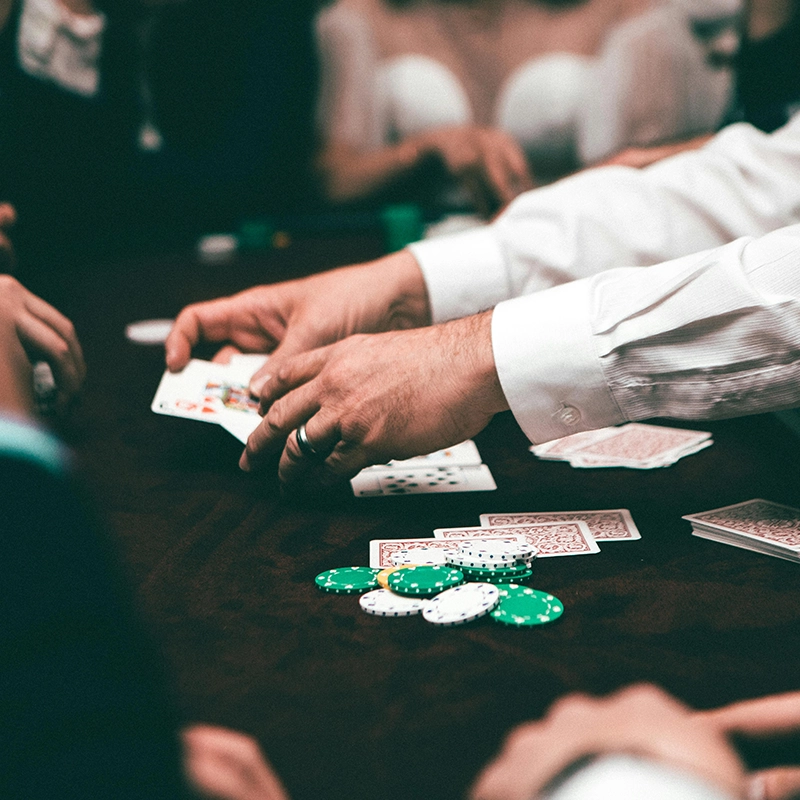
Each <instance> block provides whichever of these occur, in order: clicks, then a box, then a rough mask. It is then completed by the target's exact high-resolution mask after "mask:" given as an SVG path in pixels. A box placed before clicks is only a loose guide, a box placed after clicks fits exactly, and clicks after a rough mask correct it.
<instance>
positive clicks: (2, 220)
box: [0, 203, 17, 229]
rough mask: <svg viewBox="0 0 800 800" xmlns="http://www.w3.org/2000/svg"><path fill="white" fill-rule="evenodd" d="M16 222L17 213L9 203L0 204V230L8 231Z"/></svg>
mask: <svg viewBox="0 0 800 800" xmlns="http://www.w3.org/2000/svg"><path fill="white" fill-rule="evenodd" d="M16 221H17V212H16V211H15V210H14V206H12V205H11V203H0V228H3V229H8V228H11V227H13V226H14V224H15V223H16Z"/></svg>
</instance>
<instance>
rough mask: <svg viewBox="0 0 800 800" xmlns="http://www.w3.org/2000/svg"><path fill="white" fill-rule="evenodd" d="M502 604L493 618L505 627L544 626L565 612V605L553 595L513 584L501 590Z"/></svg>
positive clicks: (500, 603) (495, 611) (493, 613)
mask: <svg viewBox="0 0 800 800" xmlns="http://www.w3.org/2000/svg"><path fill="white" fill-rule="evenodd" d="M499 591H500V602H499V603H498V604H497V607H496V608H495V609H494V610H493V611H492V612H491V618H492V619H493V620H494V621H495V622H500V623H502V624H503V625H512V626H517V627H522V626H523V625H544V624H545V623H547V622H553V620H556V619H558V618H559V617H560V616H561V614H562V613H563V612H564V605H563V603H562V602H561V601H560V600H559V599H558V598H557V597H553V595H551V594H547V593H546V592H540V591H538V590H536V589H530V588H529V587H527V586H518V585H517V584H515V583H511V584H509V585H508V586H504V587H503V588H501V589H500V590H499Z"/></svg>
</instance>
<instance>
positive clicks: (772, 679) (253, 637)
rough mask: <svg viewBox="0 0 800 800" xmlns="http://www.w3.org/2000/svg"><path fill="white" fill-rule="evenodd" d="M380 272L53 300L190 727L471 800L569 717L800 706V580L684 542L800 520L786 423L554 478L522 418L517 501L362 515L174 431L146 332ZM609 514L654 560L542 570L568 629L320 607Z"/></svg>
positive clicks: (59, 278)
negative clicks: (485, 546)
mask: <svg viewBox="0 0 800 800" xmlns="http://www.w3.org/2000/svg"><path fill="white" fill-rule="evenodd" d="M380 247H381V243H380V240H379V238H377V237H375V238H374V239H373V238H370V237H369V236H365V235H363V234H360V235H358V236H350V237H348V236H340V237H334V236H328V237H326V238H322V237H320V238H317V239H314V238H309V239H307V240H305V241H297V242H294V243H292V245H291V246H289V247H288V248H286V249H283V250H274V251H270V252H265V253H262V254H255V255H250V256H247V257H244V258H240V259H238V260H237V261H235V262H234V263H232V264H223V265H202V264H198V263H197V262H196V261H194V259H193V258H192V256H191V255H184V256H180V255H177V256H170V257H162V258H147V259H132V260H130V261H127V262H126V261H120V262H115V263H108V264H100V265H95V266H94V267H92V268H87V269H86V270H85V271H83V272H82V273H81V274H80V275H77V276H75V275H71V276H66V275H57V274H55V275H51V276H50V277H49V278H47V279H44V278H40V279H39V280H38V282H37V281H32V283H33V285H32V287H31V288H35V289H38V290H39V291H41V292H42V293H43V294H44V295H45V296H46V297H47V298H48V299H50V300H51V301H53V302H55V303H56V304H57V305H58V306H59V307H60V308H62V309H63V310H64V311H65V313H67V314H69V315H70V316H71V317H72V318H73V320H74V322H75V324H76V327H77V329H78V332H79V335H80V337H81V340H82V342H83V344H84V348H85V351H86V357H87V362H88V366H89V371H90V374H89V378H88V380H87V384H86V389H85V392H84V395H83V398H82V400H81V401H80V404H79V406H78V407H77V408H76V409H74V411H73V413H72V415H71V417H70V418H69V419H68V420H67V421H65V422H62V423H60V424H59V430H60V433H61V434H62V435H63V436H64V437H65V438H66V440H67V441H68V442H69V444H70V445H72V447H73V448H74V450H75V451H76V452H77V454H78V458H79V461H80V463H81V465H82V467H83V469H84V472H85V474H86V476H87V480H88V481H89V483H90V486H91V487H92V489H93V491H94V493H95V496H96V498H97V499H98V502H99V505H100V508H101V511H102V512H103V513H104V514H105V516H106V518H107V519H108V520H109V522H110V525H111V528H112V530H113V532H114V535H115V536H116V537H117V539H118V543H119V547H120V552H121V555H122V559H123V562H124V565H125V567H126V569H127V570H128V572H129V574H130V576H131V580H132V582H133V584H134V587H135V590H136V597H137V600H138V602H139V604H140V606H141V610H142V613H143V614H144V617H145V620H146V622H147V624H148V625H149V627H150V629H151V630H152V632H153V635H154V637H155V639H156V642H157V644H158V645H159V646H160V648H161V650H162V651H163V653H164V654H165V659H166V663H167V667H168V671H169V674H170V676H171V678H172V680H173V685H174V690H175V695H176V698H177V703H178V706H179V710H180V712H181V715H182V718H183V719H185V720H186V721H207V722H212V723H216V724H221V725H226V726H230V727H233V728H237V729H241V730H244V731H247V732H249V733H251V734H253V735H254V736H256V737H257V738H258V739H259V741H260V742H261V743H262V745H263V747H264V749H265V750H266V752H267V753H268V754H269V757H270V758H271V760H272V762H273V763H274V765H275V766H276V768H277V770H278V771H279V773H280V774H281V776H282V777H283V779H284V781H285V783H286V785H287V787H288V789H289V790H290V792H291V794H292V795H293V797H294V798H296V800H304V799H305V798H319V797H325V798H331V799H333V798H342V800H345V798H346V799H347V800H359V799H360V798H367V797H391V798H401V797H403V798H415V799H416V798H437V800H445V799H446V798H458V797H461V796H463V793H464V791H465V789H466V787H467V786H468V784H469V783H470V781H471V780H472V779H473V778H474V776H475V774H476V772H477V770H478V769H479V767H480V765H481V764H482V763H484V762H485V761H486V760H487V759H488V758H489V757H490V756H491V755H492V753H493V752H495V751H496V749H497V747H498V746H499V744H500V742H501V741H502V737H503V735H504V733H505V732H506V731H507V730H508V729H509V728H510V727H511V726H512V725H514V724H515V723H518V722H521V721H523V720H526V719H530V718H534V717H537V716H539V715H541V714H542V712H543V711H544V710H545V709H546V708H547V706H548V705H549V704H550V703H551V702H552V701H553V700H554V699H555V698H557V697H558V696H560V695H562V694H563V693H565V692H569V691H584V692H591V693H607V692H609V691H612V690H614V689H616V688H618V687H621V686H623V685H625V684H628V683H630V682H633V681H654V682H656V683H658V684H660V685H662V686H663V687H665V688H666V689H667V690H669V691H671V692H673V693H674V694H676V695H677V696H678V697H679V698H681V699H683V700H684V701H686V702H687V703H690V704H692V705H693V706H696V707H702V708H707V707H712V706H715V705H718V704H723V703H728V702H731V701H734V700H738V699H742V698H748V697H754V696H757V695H762V694H766V693H771V692H780V691H787V690H793V689H798V688H800V678H799V677H798V676H799V674H800V672H799V670H798V661H799V659H800V571H798V566H797V565H796V564H793V563H790V562H786V561H781V560H779V559H776V558H769V557H767V556H762V555H757V554H755V553H750V552H747V551H744V550H740V549H736V548H733V547H729V546H725V545H721V544H717V543H714V542H710V541H706V540H703V539H698V538H696V537H693V536H692V535H691V529H690V526H689V524H688V523H687V522H685V521H683V520H682V519H681V515H683V514H687V513H690V512H696V511H701V510H706V509H711V508H716V507H719V506H722V505H727V504H730V503H735V502H739V501H743V500H747V499H750V498H754V497H765V498H768V499H771V500H774V501H777V502H782V503H786V504H789V505H794V506H800V481H799V480H798V478H800V458H798V441H797V439H795V438H794V436H793V435H791V434H789V432H788V430H787V429H786V428H784V427H783V426H782V424H781V423H780V422H778V421H777V420H776V419H775V418H774V417H772V416H769V415H767V416H759V417H750V418H744V419H739V420H730V421H723V422H718V423H713V424H708V425H705V424H704V425H695V426H693V427H696V428H704V429H709V430H712V431H713V434H714V442H715V443H714V445H713V446H712V447H710V448H708V449H707V450H704V451H702V452H700V453H698V454H696V455H693V456H690V457H688V458H686V459H684V460H682V461H680V462H678V463H677V464H675V465H674V466H672V467H669V468H667V469H657V470H652V471H635V470H624V469H608V470H575V469H572V468H571V467H570V466H569V465H567V464H565V463H557V462H544V461H538V460H537V459H535V458H534V457H533V456H532V455H531V454H530V453H529V452H528V450H527V444H528V442H527V440H526V439H525V437H524V436H523V434H522V433H521V431H520V429H519V428H518V426H517V425H516V423H515V421H514V419H513V417H511V415H509V414H505V415H501V416H500V417H498V418H496V419H495V420H494V421H493V422H492V424H491V425H490V426H489V427H488V428H487V429H486V430H485V431H484V432H483V433H482V434H481V435H479V436H478V437H477V439H476V441H477V444H478V447H479V449H480V451H481V454H482V456H483V458H484V461H485V462H486V463H488V465H489V466H490V468H491V470H492V472H493V474H494V477H495V479H496V481H497V485H498V489H497V491H495V492H488V493H487V492H481V493H470V494H453V495H433V496H410V497H388V498H370V499H356V498H354V497H353V496H352V494H351V493H350V491H349V487H348V486H342V487H340V488H338V489H334V490H331V491H328V492H325V493H323V492H312V493H310V494H307V495H305V496H302V497H294V498H290V497H283V496H282V495H281V493H280V491H279V488H278V484H277V480H276V477H275V472H274V470H268V471H267V472H266V474H258V475H248V474H244V473H242V472H240V471H239V470H238V468H237V460H238V456H239V453H240V452H241V446H240V445H239V443H238V442H237V441H235V440H234V439H233V438H232V437H231V436H230V435H229V434H227V433H226V432H225V431H224V430H222V429H221V428H219V427H217V426H213V425H206V424H202V423H199V422H191V421H187V420H180V419H174V418H169V417H164V416H158V415H156V414H153V413H152V412H151V411H150V402H151V400H152V397H153V394H154V392H155V389H156V386H157V384H158V380H159V377H160V375H161V372H162V370H163V352H162V350H161V349H160V348H158V347H141V346H136V345H133V344H131V343H129V342H127V341H126V339H125V338H124V326H125V324H126V323H129V322H132V321H134V320H137V319H142V318H152V317H162V316H173V315H174V314H175V313H177V311H178V310H179V309H180V308H181V307H182V306H183V305H185V304H187V303H189V302H193V301H196V300H200V299H206V298H211V297H215V296H219V295H221V294H227V293H230V292H233V291H237V290H239V289H242V288H245V287H247V286H250V285H253V284H255V283H259V282H269V281H272V280H278V279H283V278H285V277H288V276H292V275H299V274H303V273H305V272H310V271H316V270H320V269H327V268H329V267H332V266H336V265H339V264H344V263H350V262H353V261H356V260H360V259H366V258H370V257H373V256H376V255H378V254H380ZM56 266H57V265H56ZM56 272H57V270H56ZM201 355H202V354H201ZM205 355H206V357H207V356H208V355H209V354H208V353H206V354H205ZM602 508H628V509H630V511H631V513H632V515H633V519H634V520H635V522H636V524H637V525H638V527H639V529H640V530H641V533H642V539H641V540H640V541H633V542H616V543H614V542H605V543H601V552H600V553H599V554H597V555H592V556H582V557H569V558H551V559H546V560H543V561H541V562H540V563H538V564H536V566H535V578H534V580H533V581H532V583H531V585H533V586H534V587H535V588H540V589H545V590H547V591H549V592H551V593H553V594H555V595H556V596H557V597H559V598H560V599H561V600H562V601H563V603H564V605H565V608H566V610H565V613H564V615H563V616H562V618H561V619H560V620H559V621H558V622H556V623H555V624H552V625H547V626H543V627H536V628H533V629H523V630H515V629H506V628H505V627H503V626H500V625H496V624H494V623H492V622H491V621H490V620H488V619H483V620H479V621H477V622H475V623H472V624H469V625H467V626H462V627H456V628H438V627H436V626H433V625H430V624H428V623H426V622H424V621H423V620H422V619H421V618H419V617H411V618H405V619H383V618H378V617H372V616H368V615H366V614H364V613H363V612H362V611H361V610H360V609H359V607H358V601H357V598H354V597H352V596H337V595H330V594H325V593H323V592H320V591H319V590H318V589H317V588H316V586H315V585H314V576H315V575H316V574H317V573H319V572H320V571H322V570H325V569H328V568H331V567H338V566H349V565H353V564H363V565H366V564H367V563H368V546H369V541H370V539H374V538H391V537H427V536H432V532H433V529H434V528H437V527H450V526H463V525H477V524H478V516H479V514H481V513H484V512H513V511H556V510H580V509H602ZM795 744H796V742H795ZM786 752H787V751H786V748H784V751H783V754H784V755H785V753H786ZM772 753H773V755H774V754H776V753H777V754H778V755H780V751H772ZM748 757H749V758H750V759H751V761H752V762H753V763H759V764H760V763H766V761H767V760H770V758H771V756H770V755H769V754H768V752H767V750H766V749H764V748H761V749H753V750H751V751H749V753H748Z"/></svg>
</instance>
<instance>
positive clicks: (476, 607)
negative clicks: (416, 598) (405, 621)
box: [422, 583, 500, 625]
mask: <svg viewBox="0 0 800 800" xmlns="http://www.w3.org/2000/svg"><path fill="white" fill-rule="evenodd" d="M499 602H500V590H499V589H498V588H497V586H493V585H492V584H491V583H462V584H461V586H454V587H453V588H452V589H446V590H445V591H444V592H441V594H437V595H436V597H434V598H433V599H432V600H428V601H427V603H425V608H424V609H423V610H422V616H423V618H424V619H425V620H427V621H428V622H432V623H433V624H434V625H462V624H463V623H465V622H471V621H472V620H474V619H478V617H482V616H483V615H484V614H488V613H489V612H490V611H491V610H492V609H493V608H494V607H495V606H496V605H497V604H498V603H499Z"/></svg>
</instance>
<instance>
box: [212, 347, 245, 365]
mask: <svg viewBox="0 0 800 800" xmlns="http://www.w3.org/2000/svg"><path fill="white" fill-rule="evenodd" d="M241 352H242V351H241V350H240V349H239V348H238V347H234V346H233V345H232V344H226V345H225V347H221V348H220V349H219V350H218V351H217V352H216V353H215V354H214V357H213V358H212V359H211V360H212V361H213V362H214V363H215V364H230V363H231V358H232V357H233V356H236V355H239V354H240V353H241Z"/></svg>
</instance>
